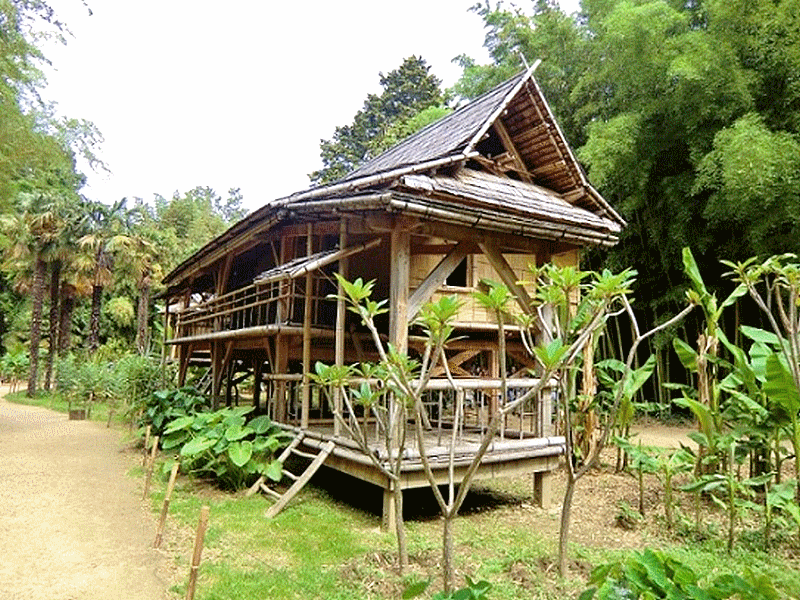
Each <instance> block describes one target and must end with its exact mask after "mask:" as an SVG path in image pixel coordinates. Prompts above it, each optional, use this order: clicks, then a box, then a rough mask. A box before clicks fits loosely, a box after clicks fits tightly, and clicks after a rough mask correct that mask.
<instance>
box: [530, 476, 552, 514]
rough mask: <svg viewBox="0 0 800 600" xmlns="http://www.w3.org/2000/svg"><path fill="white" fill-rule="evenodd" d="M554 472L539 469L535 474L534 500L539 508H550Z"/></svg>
mask: <svg viewBox="0 0 800 600" xmlns="http://www.w3.org/2000/svg"><path fill="white" fill-rule="evenodd" d="M552 487H553V474H552V473H551V472H550V471H539V472H536V473H534V474H533V501H534V503H535V504H536V506H538V507H539V508H544V509H545V510H546V509H549V508H550V505H551V503H552V495H553V490H552Z"/></svg>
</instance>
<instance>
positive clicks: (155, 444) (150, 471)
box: [142, 436, 158, 500]
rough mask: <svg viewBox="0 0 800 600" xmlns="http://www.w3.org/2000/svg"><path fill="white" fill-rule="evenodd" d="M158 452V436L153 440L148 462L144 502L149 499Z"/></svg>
mask: <svg viewBox="0 0 800 600" xmlns="http://www.w3.org/2000/svg"><path fill="white" fill-rule="evenodd" d="M156 452H158V436H155V437H154V438H153V447H152V449H151V451H150V460H149V461H148V462H147V478H146V479H145V480H144V494H142V500H144V499H145V498H147V495H148V494H149V493H150V480H151V479H153V465H154V464H155V462H156Z"/></svg>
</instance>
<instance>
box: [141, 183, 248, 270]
mask: <svg viewBox="0 0 800 600" xmlns="http://www.w3.org/2000/svg"><path fill="white" fill-rule="evenodd" d="M242 201H243V198H242V194H241V192H240V191H239V190H238V189H237V188H232V189H230V190H228V196H227V197H226V198H222V196H220V195H219V194H218V193H217V192H216V191H214V190H213V189H212V188H210V187H204V186H197V187H195V188H193V189H191V190H189V191H188V192H185V193H180V192H178V191H176V192H175V193H174V194H173V195H172V198H171V199H169V200H168V199H167V198H165V197H164V196H161V195H156V197H155V201H154V205H155V210H154V211H150V210H149V208H148V207H147V205H145V204H143V203H139V204H137V210H139V211H140V212H142V213H144V214H146V215H147V216H146V219H149V220H151V221H152V222H153V223H152V226H151V228H152V229H153V230H155V232H157V235H158V236H159V239H158V240H155V241H157V243H158V246H159V248H160V249H161V251H162V259H163V260H164V266H165V267H167V270H168V269H169V268H171V267H173V266H175V265H177V264H178V263H179V262H181V261H182V260H183V259H185V258H186V257H188V256H190V255H191V254H193V253H194V252H195V251H197V250H198V249H200V248H201V247H202V246H204V245H205V244H206V243H207V242H209V241H210V240H212V239H214V238H215V237H216V236H218V235H219V234H221V233H222V232H223V231H225V230H226V229H227V228H228V227H229V226H231V225H233V223H235V222H236V221H239V220H240V219H242V218H243V217H244V216H245V214H246V211H245V209H244V208H243V207H242Z"/></svg>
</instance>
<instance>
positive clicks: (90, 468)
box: [0, 389, 169, 600]
mask: <svg viewBox="0 0 800 600" xmlns="http://www.w3.org/2000/svg"><path fill="white" fill-rule="evenodd" d="M2 392H5V389H3V390H2ZM119 448H120V436H119V434H118V433H117V432H114V431H113V430H108V429H105V428H104V427H103V426H102V425H99V424H97V423H92V422H88V421H69V420H68V419H67V417H66V415H63V414H59V413H56V412H52V411H49V410H46V409H42V408H36V407H30V406H22V405H18V404H12V403H9V402H6V400H5V399H2V398H0V557H2V558H0V600H12V599H13V600H17V599H19V600H22V599H25V600H45V599H46V600H66V599H70V600H73V599H74V600H84V599H87V600H118V599H120V598H125V599H126V600H145V599H147V600H153V599H162V598H168V597H169V596H168V595H167V594H166V589H167V587H168V583H167V581H166V580H165V579H166V577H167V575H166V574H167V573H168V572H169V571H168V568H167V562H168V561H167V558H166V557H165V556H164V555H162V554H161V553H160V552H158V551H156V550H153V549H152V542H153V537H154V535H155V519H154V517H153V515H152V513H151V512H150V511H149V510H147V508H146V506H145V505H144V503H143V502H142V501H141V499H140V498H141V493H142V491H141V490H142V488H141V485H142V484H141V482H139V481H137V480H135V479H132V478H130V477H129V476H127V474H126V473H127V472H128V471H129V470H130V469H131V468H132V466H133V462H132V461H133V460H134V459H133V458H132V457H131V456H126V455H125V454H124V453H122V452H121V451H120V450H119Z"/></svg>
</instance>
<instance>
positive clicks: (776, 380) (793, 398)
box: [764, 352, 800, 416]
mask: <svg viewBox="0 0 800 600" xmlns="http://www.w3.org/2000/svg"><path fill="white" fill-rule="evenodd" d="M766 376H767V380H766V381H765V382H764V393H766V394H767V396H769V397H770V398H771V399H772V400H773V401H775V402H777V403H778V404H780V405H781V406H782V407H783V408H784V409H785V410H786V412H788V413H789V415H795V416H796V415H797V412H798V411H800V394H799V393H798V391H797V386H796V385H795V383H794V379H793V378H792V374H791V373H790V372H789V369H788V368H787V367H786V365H784V364H783V361H781V360H780V357H779V356H778V354H776V353H774V352H773V353H772V354H770V355H769V356H767V370H766Z"/></svg>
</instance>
